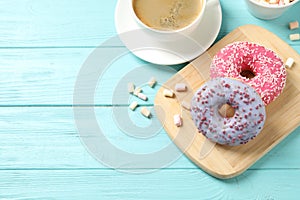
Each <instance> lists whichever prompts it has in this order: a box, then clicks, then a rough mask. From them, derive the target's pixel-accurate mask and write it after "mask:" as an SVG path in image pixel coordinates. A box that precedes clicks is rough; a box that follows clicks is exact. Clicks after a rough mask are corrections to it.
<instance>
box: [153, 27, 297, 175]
mask: <svg viewBox="0 0 300 200" xmlns="http://www.w3.org/2000/svg"><path fill="white" fill-rule="evenodd" d="M243 40H246V41H252V42H257V43H260V44H262V45H264V46H266V47H267V48H270V49H273V50H274V51H275V52H276V53H277V54H278V55H279V56H280V57H281V58H282V59H283V60H286V59H287V58H288V57H293V58H294V59H295V60H296V64H295V65H294V68H292V69H289V70H287V73H288V80H287V84H286V87H285V89H284V91H283V93H282V94H281V95H280V97H279V98H278V99H277V100H276V101H274V102H273V103H272V104H270V105H268V106H267V108H266V111H267V116H268V117H267V120H266V122H265V126H264V129H263V131H262V132H261V133H260V134H259V135H258V137H257V138H256V139H255V140H252V141H250V142H249V143H247V144H245V145H240V146H236V147H229V146H224V145H216V147H215V148H214V149H213V150H212V151H211V152H210V153H209V155H208V156H206V157H205V158H204V159H201V158H200V149H201V148H202V145H203V144H204V141H205V137H204V136H203V135H202V134H197V133H198V130H197V128H196V127H195V125H194V122H193V120H192V119H191V116H190V113H189V112H185V111H183V112H180V109H181V106H180V102H181V101H182V100H183V98H184V99H186V100H188V101H190V100H191V97H192V96H193V93H194V92H195V91H196V90H197V89H198V88H199V87H200V86H201V85H202V84H203V83H204V82H205V81H207V80H208V79H209V66H210V63H211V59H210V58H211V57H213V56H214V55H215V54H216V52H217V51H219V50H220V49H221V48H222V47H224V46H225V45H227V44H229V43H232V42H234V41H243ZM299 63H300V57H299V54H298V53H297V52H296V51H294V50H293V49H292V48H290V46H289V45H288V44H286V43H285V42H284V41H282V40H280V39H279V38H278V37H277V36H276V35H274V34H272V33H271V32H269V31H267V30H265V29H263V28H261V27H258V26H254V25H245V26H241V27H239V28H237V29H235V30H234V31H233V32H231V33H230V34H228V35H227V36H226V37H224V38H223V39H222V40H220V41H219V42H218V43H216V44H215V45H214V46H213V47H212V48H210V49H209V50H208V52H207V54H203V55H201V56H200V57H199V58H197V59H196V60H194V61H193V62H192V63H191V64H189V65H187V66H186V67H185V68H184V69H183V70H181V71H180V72H179V73H178V74H176V75H175V76H174V77H172V78H171V79H170V80H168V82H167V83H166V85H168V86H169V87H170V88H174V85H175V84H176V83H178V82H185V83H187V85H188V86H189V90H188V93H187V94H184V96H182V95H180V94H176V97H177V98H174V99H170V98H169V99H166V98H165V97H164V96H163V90H162V89H161V90H159V92H158V95H157V97H156V99H155V104H156V105H159V106H160V107H161V108H162V110H164V112H165V113H167V114H164V115H161V114H160V113H158V117H159V118H160V120H161V121H162V123H163V124H164V128H165V129H166V131H167V133H168V134H169V136H170V137H171V138H172V140H174V142H175V143H176V144H177V146H179V148H180V149H181V150H182V151H184V152H185V154H186V155H187V156H188V157H189V158H190V159H191V160H192V161H193V162H195V163H196V164H197V165H198V166H199V167H201V168H202V169H204V170H205V171H207V172H208V173H210V174H212V175H213V176H216V177H218V178H231V177H234V176H237V175H239V174H241V173H242V172H243V171H245V170H246V169H247V168H249V167H250V166H251V165H252V164H254V163H255V162H256V161H257V160H259V159H260V158H261V157H262V156H263V155H265V154H266V153H267V152H268V151H270V150H271V149H272V148H273V147H274V146H276V145H277V144H278V143H279V142H280V141H281V140H282V139H284V138H285V137H286V136H288V135H289V134H290V133H291V132H292V131H293V130H294V129H296V128H297V127H298V126H299V123H300V121H299V120H300V118H299V116H300V115H299V113H300V110H299V105H297V104H298V103H299V98H300V93H299V92H300V86H299V84H298V81H299V69H300V66H299ZM176 113H182V117H183V120H184V125H183V127H181V128H179V129H178V128H177V127H175V126H174V125H173V124H172V121H173V116H174V114H176ZM282 116H285V117H284V118H283V117H282ZM183 133H188V134H187V135H184V134H183Z"/></svg>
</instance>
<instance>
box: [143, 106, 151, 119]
mask: <svg viewBox="0 0 300 200" xmlns="http://www.w3.org/2000/svg"><path fill="white" fill-rule="evenodd" d="M141 113H142V115H143V116H144V117H147V118H150V117H151V112H150V111H149V110H148V109H147V108H146V107H142V108H141Z"/></svg>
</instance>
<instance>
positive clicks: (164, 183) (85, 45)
mask: <svg viewBox="0 0 300 200" xmlns="http://www.w3.org/2000/svg"><path fill="white" fill-rule="evenodd" d="M116 3H117V1H116V0H113V1H103V0H101V1H100V0H98V1H96V0H77V1H68V0H42V1H40V0H10V1H8V0H2V1H0V20H1V23H0V110H1V112H0V127H1V128H0V138H1V139H0V199H101V200H102V199H110V200H111V199H266V200H267V199H268V200H271V199H272V200H273V199H274V200H275V199H276V200H277V199H299V194H300V193H299V192H300V181H299V179H300V156H299V152H300V145H299V144H300V137H299V132H300V129H299V128H298V129H296V130H295V131H294V132H293V133H292V134H291V135H290V136H288V137H287V138H286V139H285V140H284V141H283V142H282V143H280V144H279V145H278V146H277V147H276V148H274V149H273V150H272V151H271V152H269V153H268V154H267V155H266V156H264V157H263V158H262V159H260V160H259V161H258V162H257V163H255V164H254V165H253V166H252V167H251V168H250V169H248V170H247V171H246V172H245V173H243V174H242V175H240V176H238V177H236V178H233V179H229V180H219V179H216V178H213V177H211V176H209V175H208V174H206V173H205V172H203V171H202V170H201V169H199V168H198V167H197V166H195V165H194V164H193V163H192V162H190V161H189V160H188V159H187V158H186V157H185V156H180V157H179V158H178V159H177V160H176V161H174V162H172V163H169V165H167V166H165V167H163V168H161V169H154V171H152V172H147V173H139V174H134V173H130V172H128V171H126V172H122V171H120V170H116V169H113V168H112V167H108V166H107V165H105V163H101V162H98V161H97V160H96V159H95V158H94V157H93V156H92V155H91V154H90V153H89V152H88V150H87V148H86V147H85V145H84V144H83V143H82V142H81V139H80V136H79V134H78V129H77V127H76V123H75V121H74V113H73V92H74V86H75V83H76V80H77V76H78V73H79V71H80V69H81V68H82V66H83V64H84V62H85V61H86V59H87V58H88V57H89V55H90V54H91V53H92V52H93V51H94V50H95V49H100V50H102V51H103V52H107V56H109V55H110V52H118V51H122V50H124V49H126V47H125V46H124V45H119V44H105V41H107V40H108V39H110V38H112V37H115V36H116V29H115V26H114V10H115V6H116ZM221 6H222V11H223V21H222V27H221V31H220V33H219V35H218V38H217V41H218V40H220V39H221V38H222V37H224V36H225V35H226V34H228V33H229V32H231V31H232V30H233V29H235V28H236V27H238V26H241V25H244V24H257V25H259V26H262V27H265V28H266V29H268V30H270V31H272V32H274V33H276V34H277V35H278V36H279V37H280V38H281V39H283V40H284V41H286V42H287V43H289V44H290V45H291V46H292V47H293V48H294V49H295V50H296V51H297V52H300V41H293V42H292V41H290V40H289V38H288V36H289V34H290V33H296V32H300V29H297V30H293V31H291V30H289V29H288V23H289V22H290V21H294V20H298V21H300V15H299V11H300V3H299V4H297V5H296V6H294V7H293V8H292V9H290V10H289V12H287V13H285V14H284V15H283V16H282V17H280V18H278V19H276V20H272V21H264V20H259V19H257V18H255V17H253V16H252V15H251V14H250V13H249V12H248V11H247V8H246V5H245V3H244V1H236V0H221ZM141 66H145V67H144V70H145V71H144V72H146V73H145V74H147V73H148V74H149V76H150V75H151V74H153V75H155V76H156V77H157V78H158V79H160V81H164V80H167V79H168V78H170V77H171V76H172V75H173V74H175V73H176V70H179V69H180V68H182V67H183V65H179V66H153V67H149V66H148V65H147V63H146V62H144V61H142V60H140V59H139V58H137V57H135V56H134V55H132V54H131V53H128V54H126V55H125V56H123V57H122V58H120V59H118V60H116V61H114V62H112V64H111V65H110V67H109V68H107V69H106V70H105V72H104V73H103V74H102V76H101V77H100V79H99V82H98V85H97V88H96V90H95V102H94V105H83V106H85V107H91V108H95V115H96V118H97V121H98V123H99V125H100V126H101V128H102V130H103V133H104V134H105V136H106V138H107V139H108V140H109V141H110V142H111V143H112V144H113V145H115V146H117V147H118V148H120V149H122V150H124V151H127V152H132V153H144V154H147V153H151V152H153V151H157V150H159V149H161V148H163V147H164V146H165V145H167V144H169V143H170V140H169V138H168V136H167V134H166V133H165V132H164V130H163V129H161V130H160V131H159V132H158V134H156V135H154V136H153V137H151V138H146V139H145V138H144V139H142V138H138V137H131V136H128V134H125V133H124V131H123V129H122V127H121V128H120V127H119V126H118V124H117V123H116V118H115V116H114V109H115V108H124V109H127V106H128V102H127V103H122V102H121V103H118V102H114V101H113V99H114V98H116V95H117V99H118V98H121V97H122V96H120V97H118V95H119V94H118V93H117V94H115V92H114V89H115V87H116V86H117V85H118V83H119V81H120V79H122V78H123V77H124V76H126V75H127V74H128V73H129V72H131V71H133V70H135V69H137V68H140V67H141ZM145 77H147V76H145ZM132 81H133V82H134V81H135V80H134V77H132ZM145 81H148V80H145ZM120 95H121V94H120ZM154 95H155V93H153V95H152V96H151V95H150V96H149V101H148V102H147V103H146V104H145V106H147V107H149V109H151V107H152V106H153V99H154ZM113 97H114V98H113ZM122 98H123V97H122ZM126 98H128V97H126ZM74 106H79V105H74ZM282 117H284V116H282ZM154 118H155V116H154ZM131 119H132V121H135V122H136V123H137V124H138V125H139V126H141V127H143V126H147V125H149V123H150V122H149V120H147V119H145V118H143V117H141V116H139V115H136V114H131ZM111 156H112V157H115V158H116V159H118V155H113V154H112V155H111Z"/></svg>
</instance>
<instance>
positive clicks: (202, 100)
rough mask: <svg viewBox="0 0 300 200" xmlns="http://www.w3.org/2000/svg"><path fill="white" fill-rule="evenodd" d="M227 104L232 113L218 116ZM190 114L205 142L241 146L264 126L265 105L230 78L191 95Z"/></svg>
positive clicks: (204, 86)
mask: <svg viewBox="0 0 300 200" xmlns="http://www.w3.org/2000/svg"><path fill="white" fill-rule="evenodd" d="M224 105H229V106H230V107H231V108H232V109H233V110H234V113H233V115H232V116H231V117H228V116H222V115H221V114H220V108H221V107H222V106H224ZM191 115H192V118H193V121H194V123H195V125H196V127H197V129H198V130H199V132H201V133H202V134H203V135H204V136H205V137H207V138H208V139H209V140H211V141H213V142H216V143H219V144H223V145H230V146H237V145H240V144H245V143H247V142H248V141H249V140H251V139H253V138H255V137H256V136H257V135H258V134H259V133H260V131H261V130H262V128H263V126H264V122H265V119H266V111H265V105H264V102H263V101H262V99H261V98H260V96H259V95H258V93H257V92H256V91H255V90H254V89H253V88H252V87H251V86H249V85H247V84H245V83H243V82H241V81H238V80H234V79H230V78H217V79H213V80H210V81H208V82H206V83H205V84H204V85H202V87H200V89H199V90H198V91H197V92H196V93H195V94H194V97H193V98H192V103H191Z"/></svg>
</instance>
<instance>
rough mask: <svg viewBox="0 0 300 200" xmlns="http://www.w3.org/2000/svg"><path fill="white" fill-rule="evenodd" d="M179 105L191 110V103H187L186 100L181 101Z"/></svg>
mask: <svg viewBox="0 0 300 200" xmlns="http://www.w3.org/2000/svg"><path fill="white" fill-rule="evenodd" d="M181 106H182V107H183V108H184V109H186V110H191V104H190V103H188V102H187V101H182V102H181Z"/></svg>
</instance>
